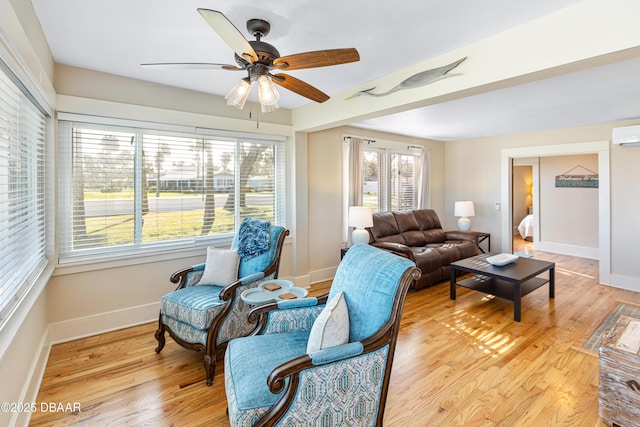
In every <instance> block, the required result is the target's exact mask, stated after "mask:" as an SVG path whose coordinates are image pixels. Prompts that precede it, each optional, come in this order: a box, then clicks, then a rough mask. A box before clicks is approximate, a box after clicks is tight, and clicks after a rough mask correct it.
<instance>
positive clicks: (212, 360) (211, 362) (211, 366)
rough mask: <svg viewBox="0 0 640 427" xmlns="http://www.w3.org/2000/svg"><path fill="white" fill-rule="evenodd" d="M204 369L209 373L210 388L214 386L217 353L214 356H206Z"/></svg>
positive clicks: (208, 382)
mask: <svg viewBox="0 0 640 427" xmlns="http://www.w3.org/2000/svg"><path fill="white" fill-rule="evenodd" d="M204 369H205V371H206V373H207V385H208V386H210V385H211V384H213V375H214V374H215V372H216V353H215V352H214V353H213V356H210V355H208V354H207V355H205V356H204Z"/></svg>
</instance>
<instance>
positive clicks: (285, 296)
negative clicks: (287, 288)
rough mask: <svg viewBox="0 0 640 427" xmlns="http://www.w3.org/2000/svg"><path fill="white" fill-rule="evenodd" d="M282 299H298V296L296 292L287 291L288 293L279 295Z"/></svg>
mask: <svg viewBox="0 0 640 427" xmlns="http://www.w3.org/2000/svg"><path fill="white" fill-rule="evenodd" d="M278 296H279V297H280V298H281V299H296V298H298V296H297V295H296V294H292V293H291V292H287V293H286V294H280V295H278Z"/></svg>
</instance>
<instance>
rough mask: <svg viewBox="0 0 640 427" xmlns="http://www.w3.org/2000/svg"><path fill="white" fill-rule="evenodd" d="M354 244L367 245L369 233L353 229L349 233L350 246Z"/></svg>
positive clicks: (360, 229) (362, 229) (361, 229)
mask: <svg viewBox="0 0 640 427" xmlns="http://www.w3.org/2000/svg"><path fill="white" fill-rule="evenodd" d="M356 243H364V244H365V245H368V244H369V232H368V231H367V230H365V229H364V228H355V229H354V230H353V232H352V233H351V244H352V245H355V244H356Z"/></svg>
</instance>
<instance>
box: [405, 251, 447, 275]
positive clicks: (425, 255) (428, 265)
mask: <svg viewBox="0 0 640 427" xmlns="http://www.w3.org/2000/svg"><path fill="white" fill-rule="evenodd" d="M411 251H412V252H413V257H414V258H415V260H416V267H418V268H419V269H420V271H422V273H430V272H432V271H435V270H438V269H439V268H440V267H442V257H441V256H440V253H439V252H438V251H437V250H436V249H435V248H427V247H414V248H411Z"/></svg>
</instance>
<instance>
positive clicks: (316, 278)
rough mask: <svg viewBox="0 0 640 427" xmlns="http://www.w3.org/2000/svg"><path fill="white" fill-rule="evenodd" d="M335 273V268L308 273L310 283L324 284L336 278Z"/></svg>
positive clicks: (336, 268) (336, 269)
mask: <svg viewBox="0 0 640 427" xmlns="http://www.w3.org/2000/svg"><path fill="white" fill-rule="evenodd" d="M336 271H338V267H337V266H335V267H330V268H323V269H322V270H315V271H310V272H309V278H310V279H311V283H318V282H324V281H327V280H331V279H333V278H334V277H336Z"/></svg>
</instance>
